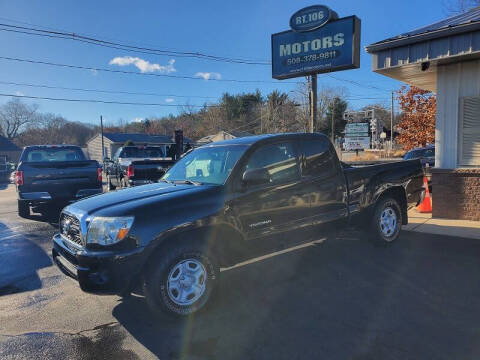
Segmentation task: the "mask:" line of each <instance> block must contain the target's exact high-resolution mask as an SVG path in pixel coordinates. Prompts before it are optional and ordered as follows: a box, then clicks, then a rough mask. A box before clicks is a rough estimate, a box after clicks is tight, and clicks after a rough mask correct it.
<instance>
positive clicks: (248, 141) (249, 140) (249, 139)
mask: <svg viewBox="0 0 480 360" xmlns="http://www.w3.org/2000/svg"><path fill="white" fill-rule="evenodd" d="M298 138H304V139H315V138H317V139H318V138H323V139H328V138H327V136H325V135H324V134H321V133H278V134H262V135H254V136H245V137H239V138H235V139H230V140H222V141H217V142H214V143H210V144H207V145H204V147H208V146H216V145H253V144H255V143H258V142H262V141H267V140H269V139H298Z"/></svg>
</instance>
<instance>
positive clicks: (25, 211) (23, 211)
mask: <svg viewBox="0 0 480 360" xmlns="http://www.w3.org/2000/svg"><path fill="white" fill-rule="evenodd" d="M17 205H18V216H20V217H22V218H28V217H29V216H30V205H28V203H27V202H25V201H21V200H17Z"/></svg>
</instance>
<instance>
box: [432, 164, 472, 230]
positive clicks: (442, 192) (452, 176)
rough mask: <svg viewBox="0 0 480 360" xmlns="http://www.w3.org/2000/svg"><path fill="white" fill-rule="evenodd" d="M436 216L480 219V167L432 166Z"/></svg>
mask: <svg viewBox="0 0 480 360" xmlns="http://www.w3.org/2000/svg"><path fill="white" fill-rule="evenodd" d="M431 172H432V198H433V213H432V217H434V218H448V219H462V220H476V221H480V169H479V168H465V169H437V168H432V169H431Z"/></svg>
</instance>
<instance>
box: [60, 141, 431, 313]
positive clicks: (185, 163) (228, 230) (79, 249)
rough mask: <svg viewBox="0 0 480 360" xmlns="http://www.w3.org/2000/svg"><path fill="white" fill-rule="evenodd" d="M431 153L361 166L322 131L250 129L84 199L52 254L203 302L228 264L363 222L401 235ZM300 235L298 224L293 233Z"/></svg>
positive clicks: (67, 266) (68, 266) (170, 307)
mask: <svg viewBox="0 0 480 360" xmlns="http://www.w3.org/2000/svg"><path fill="white" fill-rule="evenodd" d="M422 177H423V170H422V165H421V163H420V161H418V160H412V161H402V162H395V163H387V164H380V165H372V166H365V167H361V168H355V167H351V166H348V165H346V164H343V163H341V162H340V161H339V160H338V158H337V154H336V152H335V149H334V147H333V146H332V144H331V143H330V141H329V140H328V138H327V137H326V136H324V135H321V134H275V135H260V136H252V137H243V138H237V139H232V140H226V141H221V142H217V143H212V144H209V145H205V146H203V147H200V148H198V149H196V150H194V151H192V152H191V153H189V154H187V155H186V156H185V157H183V158H182V159H180V160H179V161H178V162H177V163H176V164H175V165H174V166H173V167H172V168H171V169H170V170H169V171H168V172H167V173H166V174H165V175H164V176H163V178H162V179H161V182H159V183H155V184H150V185H145V186H141V187H133V188H128V189H122V190H117V191H113V192H109V193H106V194H103V195H100V196H95V197H91V198H88V199H84V200H81V201H78V202H76V203H74V204H71V205H69V206H68V207H66V208H65V209H64V210H63V212H62V214H61V216H60V232H59V233H58V234H56V235H54V238H53V259H54V260H55V263H56V264H57V265H58V267H59V268H60V269H61V270H62V271H63V272H64V273H65V274H66V275H68V276H71V277H72V278H74V279H76V280H77V281H78V283H79V284H80V287H81V288H82V289H83V290H84V291H87V292H93V293H116V294H120V295H127V294H129V293H130V292H131V291H133V290H134V289H135V288H137V287H138V286H139V285H141V286H143V293H144V295H145V297H146V301H147V303H148V305H149V306H150V308H151V309H152V310H153V311H161V312H167V313H172V314H177V315H187V314H190V313H193V312H195V311H197V310H199V309H201V308H202V307H204V305H205V304H206V303H207V301H208V300H209V299H210V298H211V297H212V296H213V292H214V290H215V288H216V287H217V285H218V281H219V269H220V267H230V266H233V265H235V264H237V263H239V262H242V261H245V260H247V259H248V258H252V257H255V256H259V255H261V254H264V253H266V252H271V251H275V250H277V249H279V248H281V246H283V245H282V244H284V242H285V241H286V240H291V239H299V240H303V241H307V240H308V239H311V238H309V237H308V235H307V234H312V232H313V233H314V234H316V236H320V235H319V234H322V235H323V233H324V230H322V229H327V228H331V226H329V225H332V224H334V225H335V226H334V227H336V228H338V227H339V226H340V225H341V224H343V223H345V224H348V223H350V222H355V221H356V222H359V223H360V224H363V225H365V226H368V228H369V230H370V234H371V237H372V240H374V241H376V242H377V243H378V244H381V245H388V244H391V243H393V242H394V241H396V240H397V238H398V237H399V233H400V229H401V226H402V225H403V224H407V221H408V218H407V208H408V207H409V206H412V205H415V204H417V203H418V200H419V195H420V193H421V191H422ZM293 235H294V236H293Z"/></svg>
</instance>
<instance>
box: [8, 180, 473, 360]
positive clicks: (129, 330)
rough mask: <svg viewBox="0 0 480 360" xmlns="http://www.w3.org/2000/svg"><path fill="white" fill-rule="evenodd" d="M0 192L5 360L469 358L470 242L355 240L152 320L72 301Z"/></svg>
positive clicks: (349, 237)
mask: <svg viewBox="0 0 480 360" xmlns="http://www.w3.org/2000/svg"><path fill="white" fill-rule="evenodd" d="M15 199H16V197H15V189H14V187H13V186H12V185H9V186H6V185H2V189H1V190H0V357H1V358H5V359H23V358H42V359H56V358H69V359H90V358H102V359H107V358H111V359H137V358H138V359H143V358H156V357H159V358H161V359H183V358H192V359H213V358H217V359H313V358H325V359H410V358H411V359H477V358H478V357H479V354H480V348H479V346H478V339H479V336H480V327H479V325H478V324H479V323H480V311H479V310H478V309H479V308H478V298H479V296H480V288H479V287H478V286H477V279H478V278H479V277H480V266H479V262H478V258H479V255H480V243H479V242H478V241H476V240H469V239H462V238H453V237H446V236H439V235H428V234H420V233H412V232H404V233H403V234H402V238H401V241H400V242H398V243H396V244H395V245H394V246H392V247H390V248H381V247H375V246H373V245H371V244H370V243H369V242H368V241H367V240H366V235H365V234H364V233H362V232H359V231H356V230H348V231H347V230H345V231H341V232H340V233H339V234H337V236H336V237H335V238H328V239H326V240H325V239H324V238H323V237H322V234H319V236H318V239H317V240H320V241H318V242H316V243H314V244H312V245H311V246H306V247H303V248H299V249H296V250H294V251H290V252H285V253H282V254H280V255H278V256H272V257H269V258H266V259H264V260H262V261H256V262H253V263H250V264H248V265H245V266H240V267H236V268H233V269H230V270H227V271H223V272H222V276H221V284H220V289H219V291H218V294H217V297H216V299H215V301H214V303H213V304H211V305H210V306H209V307H208V309H206V311H202V312H200V313H199V314H197V315H195V316H193V317H190V318H188V319H184V320H179V319H171V318H167V317H165V318H158V317H157V318H154V317H152V315H151V314H150V313H149V312H148V311H147V309H146V304H145V302H144V299H143V297H142V296H141V295H137V294H134V295H133V296H132V297H130V298H128V299H121V298H120V297H117V296H95V295H89V294H86V293H83V292H82V291H81V290H80V289H79V288H78V285H77V284H76V283H75V282H74V281H73V280H71V279H68V278H66V277H65V276H63V275H62V274H61V273H60V272H59V271H58V270H57V269H56V268H55V267H54V266H53V265H52V261H51V258H50V251H51V236H52V234H53V233H54V232H55V231H56V227H55V224H50V223H48V222H44V221H43V220H44V219H32V220H25V219H20V218H19V217H18V216H17V213H16V200H15Z"/></svg>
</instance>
